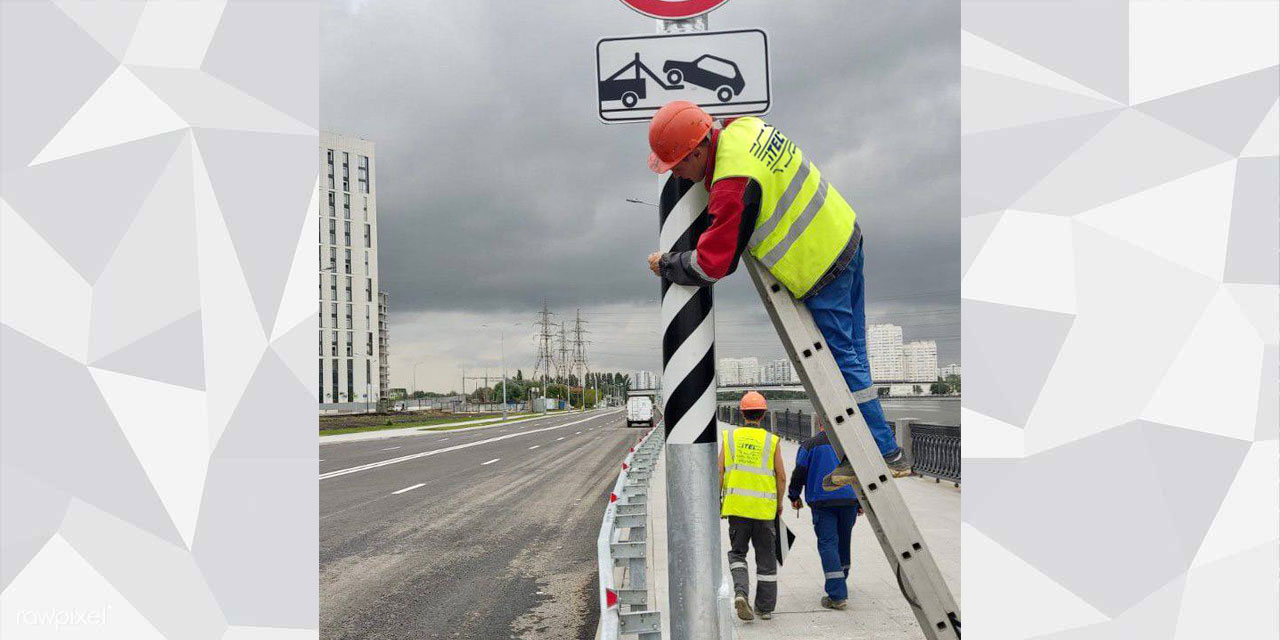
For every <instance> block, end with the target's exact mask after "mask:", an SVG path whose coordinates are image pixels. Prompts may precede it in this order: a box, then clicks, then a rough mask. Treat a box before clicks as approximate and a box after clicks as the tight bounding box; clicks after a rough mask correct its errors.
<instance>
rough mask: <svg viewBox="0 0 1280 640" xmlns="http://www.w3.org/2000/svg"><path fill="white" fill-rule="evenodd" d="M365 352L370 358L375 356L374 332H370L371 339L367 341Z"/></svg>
mask: <svg viewBox="0 0 1280 640" xmlns="http://www.w3.org/2000/svg"><path fill="white" fill-rule="evenodd" d="M364 350H365V353H367V354H369V355H370V356H372V355H373V332H369V339H368V340H366V341H365V344H364Z"/></svg>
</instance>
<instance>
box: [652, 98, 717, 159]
mask: <svg viewBox="0 0 1280 640" xmlns="http://www.w3.org/2000/svg"><path fill="white" fill-rule="evenodd" d="M708 131H711V116H710V115H709V114H708V113H707V112H706V111H703V110H702V108H701V107H699V106H698V105H696V104H694V103H692V102H689V101H688V100H673V101H671V102H668V103H666V104H664V105H662V108H661V109H658V112H657V113H655V114H653V120H651V121H650V122H649V148H650V149H652V150H653V153H650V154H649V169H651V170H652V171H653V172H654V173H666V172H668V171H670V170H671V167H674V166H676V165H677V164H679V163H680V161H681V160H684V157H685V156H687V155H689V152H690V151H693V150H694V149H696V148H698V145H699V144H700V143H701V142H702V140H703V138H706V137H707V132H708Z"/></svg>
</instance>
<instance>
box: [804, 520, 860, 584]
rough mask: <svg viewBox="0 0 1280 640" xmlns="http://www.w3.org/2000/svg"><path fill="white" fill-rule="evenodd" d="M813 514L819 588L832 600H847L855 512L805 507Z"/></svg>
mask: <svg viewBox="0 0 1280 640" xmlns="http://www.w3.org/2000/svg"><path fill="white" fill-rule="evenodd" d="M809 510H810V511H812V512H813V532H814V533H816V534H817V535H818V557H819V558H822V574H823V587H824V588H825V589H826V591H827V596H829V597H830V598H831V599H832V600H844V599H845V598H848V597H849V586H848V583H847V582H846V580H848V578H849V547H850V542H851V541H852V540H853V523H854V522H856V521H857V520H858V508H857V507H855V506H853V505H848V506H842V507H819V506H813V505H810V506H809Z"/></svg>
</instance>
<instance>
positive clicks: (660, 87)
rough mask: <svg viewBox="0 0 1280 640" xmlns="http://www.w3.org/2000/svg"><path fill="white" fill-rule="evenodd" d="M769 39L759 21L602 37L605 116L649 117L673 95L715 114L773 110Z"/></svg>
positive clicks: (600, 98)
mask: <svg viewBox="0 0 1280 640" xmlns="http://www.w3.org/2000/svg"><path fill="white" fill-rule="evenodd" d="M771 95H772V92H771V89H770V85H769V42H768V36H767V35H765V32H764V31H761V30H760V29H739V30H736V31H696V32H692V33H675V34H661V35H649V36H629V37H622V38H602V39H600V41H599V42H597V43H596V97H597V102H598V105H599V113H600V119H601V120H603V121H604V122H606V123H614V122H647V121H648V120H649V118H650V117H652V116H653V114H654V112H655V111H657V110H658V108H659V107H661V106H662V105H664V104H666V103H668V102H670V101H672V100H688V101H690V102H692V103H694V104H697V105H699V106H701V107H702V108H703V109H705V110H706V111H707V113H710V114H711V115H713V116H742V115H760V114H764V113H767V112H768V111H769V105H770V101H771Z"/></svg>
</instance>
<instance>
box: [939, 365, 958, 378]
mask: <svg viewBox="0 0 1280 640" xmlns="http://www.w3.org/2000/svg"><path fill="white" fill-rule="evenodd" d="M938 375H939V376H941V377H943V378H946V377H949V376H958V375H960V365H958V364H949V365H947V366H945V367H942V368H941V369H938Z"/></svg>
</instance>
